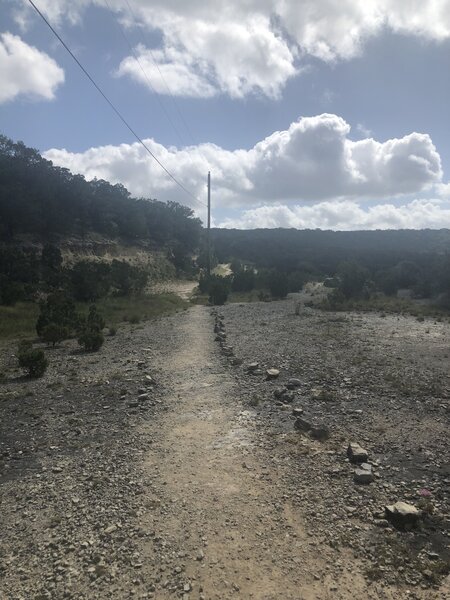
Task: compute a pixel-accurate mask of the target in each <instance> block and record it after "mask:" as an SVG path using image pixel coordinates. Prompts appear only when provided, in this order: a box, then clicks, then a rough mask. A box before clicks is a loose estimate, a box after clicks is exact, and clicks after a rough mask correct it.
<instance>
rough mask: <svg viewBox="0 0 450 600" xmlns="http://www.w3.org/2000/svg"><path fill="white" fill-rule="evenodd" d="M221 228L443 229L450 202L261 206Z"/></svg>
mask: <svg viewBox="0 0 450 600" xmlns="http://www.w3.org/2000/svg"><path fill="white" fill-rule="evenodd" d="M217 226H218V227H227V228H234V229H255V228H274V227H295V228H297V229H317V228H318V229H334V230H345V231H351V230H354V231H356V230H361V229H424V228H430V229H441V228H445V227H449V228H450V202H446V203H443V202H442V201H441V200H436V199H434V200H412V201H411V202H407V203H405V204H402V205H400V206H396V205H394V204H390V203H382V204H377V205H375V206H370V207H366V208H365V207H364V206H362V205H361V204H360V203H358V202H356V201H354V200H344V201H338V202H329V201H327V202H319V203H318V204H314V205H312V206H305V205H297V206H285V205H277V206H260V207H257V208H255V209H252V210H246V211H244V212H243V214H242V215H240V216H239V217H236V218H228V219H224V220H223V221H222V222H220V223H218V225H217Z"/></svg>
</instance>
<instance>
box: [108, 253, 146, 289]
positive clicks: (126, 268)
mask: <svg viewBox="0 0 450 600" xmlns="http://www.w3.org/2000/svg"><path fill="white" fill-rule="evenodd" d="M111 281H112V285H113V287H115V288H116V293H117V295H119V296H129V295H130V294H139V293H141V292H142V291H143V290H144V288H145V286H146V285H147V281H148V273H147V271H145V270H144V269H142V268H140V267H135V266H133V265H130V264H129V263H127V262H124V261H120V260H115V259H114V260H113V261H112V264H111Z"/></svg>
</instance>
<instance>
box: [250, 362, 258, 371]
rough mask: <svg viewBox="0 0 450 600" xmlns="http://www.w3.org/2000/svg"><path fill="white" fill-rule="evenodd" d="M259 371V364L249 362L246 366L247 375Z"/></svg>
mask: <svg viewBox="0 0 450 600" xmlns="http://www.w3.org/2000/svg"><path fill="white" fill-rule="evenodd" d="M258 369H259V362H251V363H248V365H247V371H248V372H249V373H253V371H257V370H258Z"/></svg>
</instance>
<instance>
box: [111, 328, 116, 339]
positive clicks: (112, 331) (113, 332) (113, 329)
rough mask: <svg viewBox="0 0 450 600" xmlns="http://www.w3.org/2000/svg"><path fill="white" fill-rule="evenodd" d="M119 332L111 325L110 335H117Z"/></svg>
mask: <svg viewBox="0 0 450 600" xmlns="http://www.w3.org/2000/svg"><path fill="white" fill-rule="evenodd" d="M116 333H117V329H116V328H115V327H110V328H109V335H110V336H111V337H112V336H114V335H116Z"/></svg>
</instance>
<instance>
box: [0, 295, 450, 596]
mask: <svg viewBox="0 0 450 600" xmlns="http://www.w3.org/2000/svg"><path fill="white" fill-rule="evenodd" d="M286 307H287V304H282V303H276V304H275V303H274V304H273V305H271V304H266V303H262V304H261V305H260V306H259V305H258V306H243V307H240V306H237V305H234V306H230V307H224V314H225V321H226V323H227V335H228V338H227V339H228V340H231V343H232V344H234V346H235V350H236V352H237V353H238V354H239V356H241V357H243V358H245V360H246V361H247V360H250V358H252V357H255V356H256V358H258V360H260V361H261V364H264V365H265V366H267V365H268V364H269V360H270V361H272V360H274V359H275V360H276V362H275V364H276V365H280V366H281V367H282V368H284V369H285V370H287V368H288V365H287V363H286V360H287V358H286V357H287V356H288V346H286V344H288V345H289V344H292V339H291V338H292V335H293V336H294V337H295V338H296V339H297V338H298V339H302V340H303V339H304V340H308V343H307V344H304V345H303V346H304V347H303V346H302V348H303V350H304V352H305V354H304V355H303V356H302V365H303V366H304V370H303V374H302V378H303V381H304V382H305V383H308V381H309V379H308V378H309V377H312V378H314V385H316V383H315V381H316V379H318V380H319V381H321V380H322V379H323V377H324V375H323V374H321V373H320V370H319V367H320V364H321V362H320V360H321V361H322V363H324V364H325V363H327V364H328V362H329V358H322V359H320V360H319V358H318V356H317V355H316V354H314V353H315V352H317V353H319V351H320V347H321V346H320V344H321V343H322V342H321V341H320V339H318V338H315V337H314V336H313V335H312V334H313V333H314V332H316V333H317V334H320V332H322V333H326V332H327V324H326V323H325V324H322V325H321V321H320V318H321V317H320V315H319V316H311V317H310V319H312V321H313V323H310V322H309V321H308V319H307V318H306V317H304V318H303V321H301V320H300V321H298V323H300V325H301V324H302V323H303V325H302V326H301V327H303V328H304V329H302V328H301V327H300V325H296V327H297V328H300V329H298V331H297V330H295V326H294V325H293V323H292V322H291V320H290V318H289V316H286V315H287V313H286ZM276 311H278V312H276ZM291 312H292V314H293V310H292V311H291ZM292 318H293V317H292ZM385 321H386V319H383V323H384V322H385ZM269 322H270V324H271V326H272V327H273V329H272V330H271V331H270V330H269V325H268V323H269ZM343 326H344V325H342V327H343ZM389 326H390V327H391V326H393V325H392V324H391V325H389ZM430 327H431V326H430ZM436 327H438V325H436ZM291 330H292V331H293V332H294V333H293V334H292V335H291V333H292V332H291ZM358 331H359V329H358ZM430 331H431V330H430ZM302 332H303V333H302ZM363 337H364V339H366V333H365V334H364V336H363ZM429 337H430V334H427V339H428V338H429ZM327 339H328V338H327ZM289 340H290V341H289ZM338 341H339V344H340V347H345V343H346V338H345V336H344V335H343V333H342V332H341V333H340V335H339V338H336V341H335V340H334V338H333V340H332V342H333V343H335V342H336V343H338ZM266 346H267V348H266ZM289 348H290V346H289ZM310 353H312V354H310ZM330 356H331V355H330ZM292 360H293V359H292ZM283 361H284V362H283ZM13 362H14V361H13V360H12V357H11V354H10V352H8V351H7V350H5V351H4V352H3V353H0V367H1V368H0V370H1V369H4V370H5V372H6V373H7V381H6V382H5V383H3V385H2V386H1V387H0V417H1V418H0V497H1V510H0V531H1V536H0V599H1V600H3V598H5V600H22V599H23V600H28V599H30V600H60V599H61V598H67V599H69V600H106V599H114V600H124V599H139V600H149V599H153V600H168V599H172V598H182V599H183V600H201V599H202V598H203V599H205V600H214V599H215V600H218V599H221V600H222V599H223V600H226V599H229V598H231V599H239V600H246V599H248V598H250V599H255V600H294V599H295V600H331V599H334V600H350V599H352V600H353V599H358V600H359V599H361V600H366V599H367V600H378V599H381V600H394V599H396V600H407V599H408V600H412V599H414V600H419V599H420V600H437V599H439V600H441V598H446V597H447V596H446V590H447V589H448V587H445V588H444V587H443V586H441V588H440V589H439V590H438V589H437V588H434V589H431V588H430V586H429V585H428V586H427V585H426V584H425V583H423V582H421V581H420V579H419V580H418V582H416V583H414V585H413V584H411V585H410V584H409V583H408V587H406V584H404V583H401V584H400V585H396V584H395V579H394V581H392V580H390V582H391V587H388V586H387V583H386V581H387V579H386V578H381V579H377V580H376V581H372V582H371V581H369V580H368V579H366V578H365V577H364V575H363V573H367V569H368V568H369V567H371V565H373V564H374V557H375V554H376V553H377V552H378V550H377V547H375V546H374V544H373V541H372V539H373V536H372V535H370V536H369V535H368V533H369V532H372V531H373V530H374V529H375V526H374V524H373V520H371V519H370V513H371V511H372V508H371V507H372V506H374V504H370V502H371V500H370V491H371V490H370V489H362V488H361V489H359V488H358V489H356V488H355V487H353V484H352V483H351V482H349V481H348V465H344V464H341V462H342V461H341V462H339V461H340V460H341V458H342V457H341V455H342V448H341V447H340V446H339V444H338V445H337V446H336V447H335V444H336V443H337V442H336V440H335V439H334V441H333V439H332V440H331V441H330V444H321V443H320V442H316V441H314V440H311V439H310V438H308V437H307V436H301V435H299V434H298V433H297V432H294V431H293V426H292V421H291V420H290V416H291V412H292V406H287V407H284V408H283V407H281V406H278V405H276V404H275V403H274V402H273V386H272V383H273V382H267V381H265V380H264V376H262V377H261V376H260V377H254V378H251V377H249V376H248V375H247V374H246V373H245V370H244V369H242V368H241V367H233V366H231V365H230V363H229V361H227V359H226V358H224V356H222V354H221V352H220V348H219V346H218V344H216V343H215V342H214V333H213V318H212V316H211V315H210V310H209V309H208V308H207V307H204V306H195V307H191V308H190V309H189V310H186V311H182V312H180V313H178V314H176V315H172V316H170V317H164V318H161V319H158V320H155V321H151V322H148V323H145V324H139V325H138V326H135V327H132V326H128V325H127V326H124V327H123V328H121V329H120V330H119V331H118V333H117V335H116V336H112V337H108V338H107V339H106V341H105V345H104V347H103V348H102V350H101V352H100V353H98V354H96V355H87V354H84V353H80V352H79V351H77V349H76V342H75V341H73V340H69V341H68V342H67V343H65V344H64V345H62V346H61V347H60V348H56V349H55V350H54V351H53V352H52V354H51V364H50V368H49V371H48V373H46V375H45V377H44V378H42V379H40V380H37V381H35V382H32V383H31V382H29V381H28V380H26V379H24V378H20V377H18V373H17V369H15V367H14V366H13ZM272 364H273V363H272ZM283 364H284V366H283ZM291 372H294V373H297V372H298V371H297V369H295V370H294V371H291ZM283 377H284V375H283ZM280 379H282V378H280ZM332 379H333V381H334V380H335V379H336V377H333V378H332ZM274 385H275V384H274ZM364 385H365V386H366V385H367V384H366V382H365V384H364ZM364 389H365V388H364ZM254 393H256V394H258V395H259V397H260V399H261V402H260V405H258V407H255V406H253V407H251V406H250V404H251V403H250V404H249V397H252V395H253V394H254ZM265 396H266V397H267V400H266V401H265V400H264V398H265ZM358 397H359V396H358ZM307 398H308V396H307V392H306V391H305V394H304V396H303V397H302V399H301V401H302V403H304V405H305V409H306V408H307ZM398 401H399V400H397V402H398ZM346 402H347V403H348V402H349V401H348V400H347V401H346ZM316 404H317V402H316ZM340 406H341V405H340V404H336V403H335V404H332V405H330V407H329V409H328V408H327V410H328V412H326V413H324V414H326V422H330V421H331V422H332V423H333V435H334V438H336V435H337V432H338V423H337V422H336V421H333V420H332V417H333V418H336V417H337V416H339V414H340V413H339V409H340ZM264 407H265V408H264ZM358 407H359V404H358ZM364 408H365V411H366V414H370V413H369V412H368V410H369V409H370V406H369V405H368V403H367V400H366V403H365V405H364ZM269 409H270V410H269ZM285 409H286V412H284V411H285ZM439 410H440V409H439ZM271 411H272V412H271ZM439 414H440V413H439ZM283 415H284V417H285V419H284V420H283ZM346 419H347V417H346ZM347 420H348V419H347ZM358 439H359V438H358ZM371 445H372V446H373V444H371ZM344 450H345V448H344ZM339 482H342V485H340V484H339ZM373 489H375V491H376V490H377V489H378V488H373ZM381 489H382V488H381ZM402 497H403V496H402ZM383 498H384V497H383ZM376 506H383V504H382V503H378V502H377V503H376ZM348 509H351V510H350V512H348ZM355 513H356V515H355ZM352 515H353V516H352ZM376 529H377V531H378V533H379V534H380V536H382V537H383V536H386V539H392V538H393V537H394V532H393V531H392V530H391V529H389V528H386V529H384V528H383V529H378V528H376ZM344 534H345V537H347V538H348V540H349V543H347V544H343V543H341V541H342V539H343V537H344ZM411 535H414V534H411ZM419 536H420V534H418V537H419ZM358 540H359V541H358ZM361 540H362V541H361ZM364 540H365V541H364ZM355 541H358V546H356V544H355ZM425 541H426V539H425ZM361 544H362V546H363V547H361ZM379 547H382V546H379ZM358 548H359V553H358V554H357V550H358ZM427 548H428V547H427ZM362 550H364V552H362ZM396 551H397V550H395V549H394V550H392V554H389V555H386V557H385V558H386V560H387V559H389V561H390V564H396V563H393V562H392V561H394V559H395V556H394V555H393V554H394V553H395V552H396ZM399 552H400V553H401V552H402V551H400V550H399ZM356 555H357V556H358V558H356ZM402 556H403V554H402ZM393 568H394V567H393ZM391 571H392V570H391ZM391 571H389V572H391Z"/></svg>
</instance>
